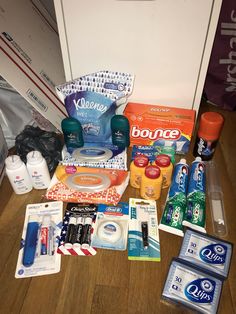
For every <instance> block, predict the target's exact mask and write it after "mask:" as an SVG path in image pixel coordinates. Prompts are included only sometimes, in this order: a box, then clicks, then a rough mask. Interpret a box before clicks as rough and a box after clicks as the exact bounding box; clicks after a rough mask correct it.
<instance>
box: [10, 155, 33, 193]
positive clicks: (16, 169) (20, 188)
mask: <svg viewBox="0 0 236 314" xmlns="http://www.w3.org/2000/svg"><path fill="white" fill-rule="evenodd" d="M5 165H6V174H7V176H8V179H9V181H10V183H11V186H12V188H13V190H14V192H15V193H16V194H25V193H28V192H30V191H31V190H32V183H31V180H30V177H29V174H28V171H27V168H26V165H25V164H24V162H23V161H22V160H21V159H20V157H19V156H18V155H12V156H9V157H7V158H6V160H5Z"/></svg>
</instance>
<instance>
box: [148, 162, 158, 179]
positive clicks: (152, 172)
mask: <svg viewBox="0 0 236 314" xmlns="http://www.w3.org/2000/svg"><path fill="white" fill-rule="evenodd" d="M160 175H161V169H160V168H159V167H157V166H151V165H150V166H147V168H146V169H145V176H146V177H148V178H150V179H157V178H159V177H160Z"/></svg>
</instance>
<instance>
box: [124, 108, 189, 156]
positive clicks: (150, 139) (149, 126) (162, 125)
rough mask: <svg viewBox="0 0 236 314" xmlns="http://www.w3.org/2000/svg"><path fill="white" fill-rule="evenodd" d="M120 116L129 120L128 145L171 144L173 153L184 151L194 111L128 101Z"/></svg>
mask: <svg viewBox="0 0 236 314" xmlns="http://www.w3.org/2000/svg"><path fill="white" fill-rule="evenodd" d="M124 115H125V116H126V117H127V118H128V119H129V123H130V143H131V144H130V145H131V146H133V145H153V146H174V147H175V150H176V153H179V154H182V153H184V154H185V153H187V152H188V150H189V145H190V141H191V136H192V132H193V128H194V120H195V110H192V109H182V108H174V107H166V106H157V105H148V104H139V103H131V102H130V103H128V104H127V106H126V108H125V110H124Z"/></svg>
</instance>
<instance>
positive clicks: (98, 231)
mask: <svg viewBox="0 0 236 314" xmlns="http://www.w3.org/2000/svg"><path fill="white" fill-rule="evenodd" d="M128 225H129V204H127V203H123V202H120V203H118V204H117V205H116V206H112V205H105V204H99V205H98V212H97V219H96V222H95V225H94V232H93V236H92V246H93V247H96V248H102V249H110V250H126V246H127V237H128Z"/></svg>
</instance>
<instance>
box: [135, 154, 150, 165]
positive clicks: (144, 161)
mask: <svg viewBox="0 0 236 314" xmlns="http://www.w3.org/2000/svg"><path fill="white" fill-rule="evenodd" d="M148 161H149V160H148V157H147V156H145V155H140V156H136V157H134V164H135V166H137V167H146V166H147V165H148Z"/></svg>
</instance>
